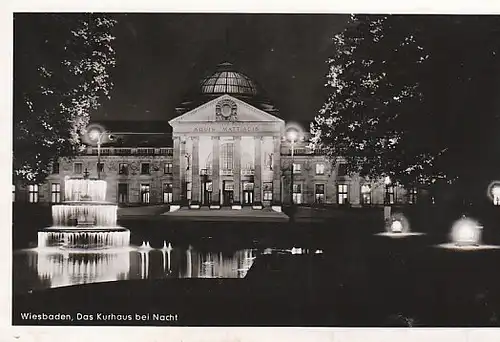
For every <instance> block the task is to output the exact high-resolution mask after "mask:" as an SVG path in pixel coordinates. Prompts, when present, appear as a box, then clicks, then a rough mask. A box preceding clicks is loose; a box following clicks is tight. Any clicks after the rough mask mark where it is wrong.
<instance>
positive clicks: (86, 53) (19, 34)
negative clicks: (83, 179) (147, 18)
mask: <svg viewBox="0 0 500 342" xmlns="http://www.w3.org/2000/svg"><path fill="white" fill-rule="evenodd" d="M115 23H116V21H115V20H113V19H112V18H111V17H109V16H107V15H103V14H90V13H86V14H16V16H15V19H14V35H15V38H14V54H15V58H14V60H15V61H14V115H13V124H14V132H13V133H14V134H13V137H14V141H13V147H14V162H13V169H14V170H13V174H14V181H16V182H21V183H23V184H27V183H41V182H43V180H44V179H45V178H46V176H47V175H48V174H49V173H50V172H51V164H52V163H53V162H54V160H57V158H58V157H61V156H65V157H71V156H73V155H75V154H76V153H78V151H79V149H80V147H81V146H82V142H81V139H80V137H81V135H82V133H83V131H84V129H85V127H86V126H87V124H88V122H89V118H90V113H91V112H92V111H93V110H95V109H97V107H98V106H99V104H100V102H101V101H102V99H103V98H106V97H108V98H109V94H110V90H111V89H112V86H113V83H112V81H111V78H110V70H111V68H113V67H114V65H115V53H114V50H113V46H112V43H113V40H114V37H113V35H112V29H113V27H114V25H115Z"/></svg>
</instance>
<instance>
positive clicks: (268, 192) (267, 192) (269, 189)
mask: <svg viewBox="0 0 500 342" xmlns="http://www.w3.org/2000/svg"><path fill="white" fill-rule="evenodd" d="M262 188H263V195H264V201H272V200H273V183H272V182H267V183H263V184H262Z"/></svg>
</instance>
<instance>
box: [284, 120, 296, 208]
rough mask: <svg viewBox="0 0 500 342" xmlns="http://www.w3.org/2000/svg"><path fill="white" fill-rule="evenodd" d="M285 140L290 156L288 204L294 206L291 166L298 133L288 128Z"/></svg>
mask: <svg viewBox="0 0 500 342" xmlns="http://www.w3.org/2000/svg"><path fill="white" fill-rule="evenodd" d="M286 138H287V140H288V141H289V142H290V147H291V155H292V164H291V168H290V170H291V172H290V203H291V204H292V206H293V204H294V201H293V172H294V169H293V165H294V152H295V143H296V142H297V141H298V139H299V131H298V130H297V129H296V128H294V127H290V128H289V129H287V131H286Z"/></svg>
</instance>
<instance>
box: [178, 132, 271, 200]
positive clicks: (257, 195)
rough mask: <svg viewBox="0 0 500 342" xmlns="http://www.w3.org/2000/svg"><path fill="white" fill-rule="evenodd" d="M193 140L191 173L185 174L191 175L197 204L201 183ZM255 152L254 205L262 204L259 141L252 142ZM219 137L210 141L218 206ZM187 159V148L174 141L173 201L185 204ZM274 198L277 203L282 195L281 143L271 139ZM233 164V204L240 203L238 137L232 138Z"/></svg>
mask: <svg viewBox="0 0 500 342" xmlns="http://www.w3.org/2000/svg"><path fill="white" fill-rule="evenodd" d="M191 139H192V143H193V145H192V158H191V160H192V162H191V170H187V172H191V173H192V177H191V179H192V192H191V196H192V200H193V201H197V202H200V201H201V181H200V178H199V177H200V176H199V175H200V165H199V157H198V155H199V151H200V148H199V144H200V141H199V137H196V136H194V137H191ZM255 140H256V143H255V150H254V158H255V159H254V201H255V202H261V201H262V196H261V195H262V156H261V153H262V137H256V138H255ZM219 141H220V137H218V136H214V137H212V158H213V159H212V179H211V181H212V186H213V192H212V201H213V202H216V203H220V191H219V188H220V174H219V170H220V143H219ZM185 155H186V144H185V143H182V142H181V141H180V138H179V137H176V138H174V161H178V167H174V170H173V191H174V193H173V196H174V201H175V200H179V199H180V200H184V199H185V195H186V193H185V192H186V189H182V186H183V184H185V182H186V172H183V171H182V170H186V166H187V161H186V160H185V159H186V158H185ZM273 156H274V157H273V198H274V199H275V200H279V197H280V193H281V189H280V186H281V181H280V139H279V138H277V137H273ZM233 162H234V165H233V167H234V172H233V181H234V192H233V196H234V197H233V200H234V201H235V202H241V198H240V195H241V137H239V136H236V137H234V143H233Z"/></svg>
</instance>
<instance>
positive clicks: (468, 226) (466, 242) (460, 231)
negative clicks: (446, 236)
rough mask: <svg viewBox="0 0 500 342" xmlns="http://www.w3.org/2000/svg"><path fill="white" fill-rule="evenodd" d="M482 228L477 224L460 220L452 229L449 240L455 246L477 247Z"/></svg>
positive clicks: (463, 219) (465, 219) (466, 219)
mask: <svg viewBox="0 0 500 342" xmlns="http://www.w3.org/2000/svg"><path fill="white" fill-rule="evenodd" d="M481 229H482V227H481V226H480V225H479V224H478V222H476V221H474V220H471V219H468V218H462V219H460V220H458V221H457V222H456V223H455V224H454V225H453V227H452V230H451V239H452V242H453V243H455V244H456V245H457V246H477V245H479V241H480V239H481Z"/></svg>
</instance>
